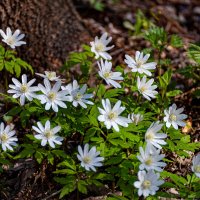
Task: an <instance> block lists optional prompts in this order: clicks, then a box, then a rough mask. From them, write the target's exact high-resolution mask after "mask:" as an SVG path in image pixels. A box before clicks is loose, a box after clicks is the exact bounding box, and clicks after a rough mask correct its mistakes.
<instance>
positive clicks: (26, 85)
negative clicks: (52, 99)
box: [8, 74, 39, 105]
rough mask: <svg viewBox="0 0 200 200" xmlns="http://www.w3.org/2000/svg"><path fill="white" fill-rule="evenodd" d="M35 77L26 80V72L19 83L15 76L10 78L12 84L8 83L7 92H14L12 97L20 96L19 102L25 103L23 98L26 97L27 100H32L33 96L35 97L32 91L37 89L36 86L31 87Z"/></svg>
mask: <svg viewBox="0 0 200 200" xmlns="http://www.w3.org/2000/svg"><path fill="white" fill-rule="evenodd" d="M35 80H36V79H35V78H34V79H32V80H30V81H29V82H27V76H26V74H23V75H22V83H20V82H19V81H18V80H17V79H16V78H12V82H13V83H14V85H12V84H10V85H9V87H10V88H11V90H8V93H14V95H13V98H19V97H20V104H21V105H24V104H25V99H26V98H27V99H28V100H29V101H32V100H33V98H36V94H35V93H34V92H36V91H38V90H39V89H38V87H37V86H33V87H31V85H33V83H34V82H35Z"/></svg>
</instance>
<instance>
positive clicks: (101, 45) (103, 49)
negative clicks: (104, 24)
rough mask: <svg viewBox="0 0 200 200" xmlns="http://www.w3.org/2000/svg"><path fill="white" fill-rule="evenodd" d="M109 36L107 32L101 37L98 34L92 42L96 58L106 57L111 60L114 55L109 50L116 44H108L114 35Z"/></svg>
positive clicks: (92, 49)
mask: <svg viewBox="0 0 200 200" xmlns="http://www.w3.org/2000/svg"><path fill="white" fill-rule="evenodd" d="M107 37H108V34H107V33H104V34H103V35H102V36H101V37H100V39H99V38H98V37H97V36H96V37H95V40H94V41H93V42H90V45H91V51H92V52H93V53H95V58H96V59H98V58H99V57H102V58H104V59H105V60H111V59H112V57H111V55H110V54H108V53H107V51H108V50H110V49H112V48H113V47H114V45H112V46H109V47H108V46H107V45H108V43H110V41H111V40H112V37H109V38H107Z"/></svg>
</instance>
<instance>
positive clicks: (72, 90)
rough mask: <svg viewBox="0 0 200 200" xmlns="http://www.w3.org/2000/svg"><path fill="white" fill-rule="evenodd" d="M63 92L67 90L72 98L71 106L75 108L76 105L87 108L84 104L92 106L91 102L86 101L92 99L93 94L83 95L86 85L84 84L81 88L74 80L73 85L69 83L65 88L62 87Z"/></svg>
mask: <svg viewBox="0 0 200 200" xmlns="http://www.w3.org/2000/svg"><path fill="white" fill-rule="evenodd" d="M62 89H63V90H67V91H68V92H69V94H70V97H71V98H72V105H73V106H74V107H77V106H78V105H80V106H82V107H83V108H87V105H86V104H89V105H94V103H93V102H92V101H89V100H88V99H90V98H92V97H93V94H85V92H86V90H87V85H86V84H84V85H83V86H82V88H80V86H79V85H78V83H77V81H76V80H74V81H73V83H69V84H68V85H67V86H63V87H62Z"/></svg>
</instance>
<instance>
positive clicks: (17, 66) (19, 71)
mask: <svg viewBox="0 0 200 200" xmlns="http://www.w3.org/2000/svg"><path fill="white" fill-rule="evenodd" d="M14 71H15V73H16V76H17V77H19V76H20V74H21V67H20V66H19V65H18V64H17V63H15V65H14Z"/></svg>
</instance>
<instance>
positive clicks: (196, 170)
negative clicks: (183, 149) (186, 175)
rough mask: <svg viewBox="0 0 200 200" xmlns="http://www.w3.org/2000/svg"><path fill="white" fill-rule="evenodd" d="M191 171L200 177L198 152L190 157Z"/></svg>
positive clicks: (199, 156) (199, 155)
mask: <svg viewBox="0 0 200 200" xmlns="http://www.w3.org/2000/svg"><path fill="white" fill-rule="evenodd" d="M192 171H193V172H194V173H195V175H196V176H197V177H199V178H200V153H199V154H198V155H197V156H194V157H193V159H192Z"/></svg>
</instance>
